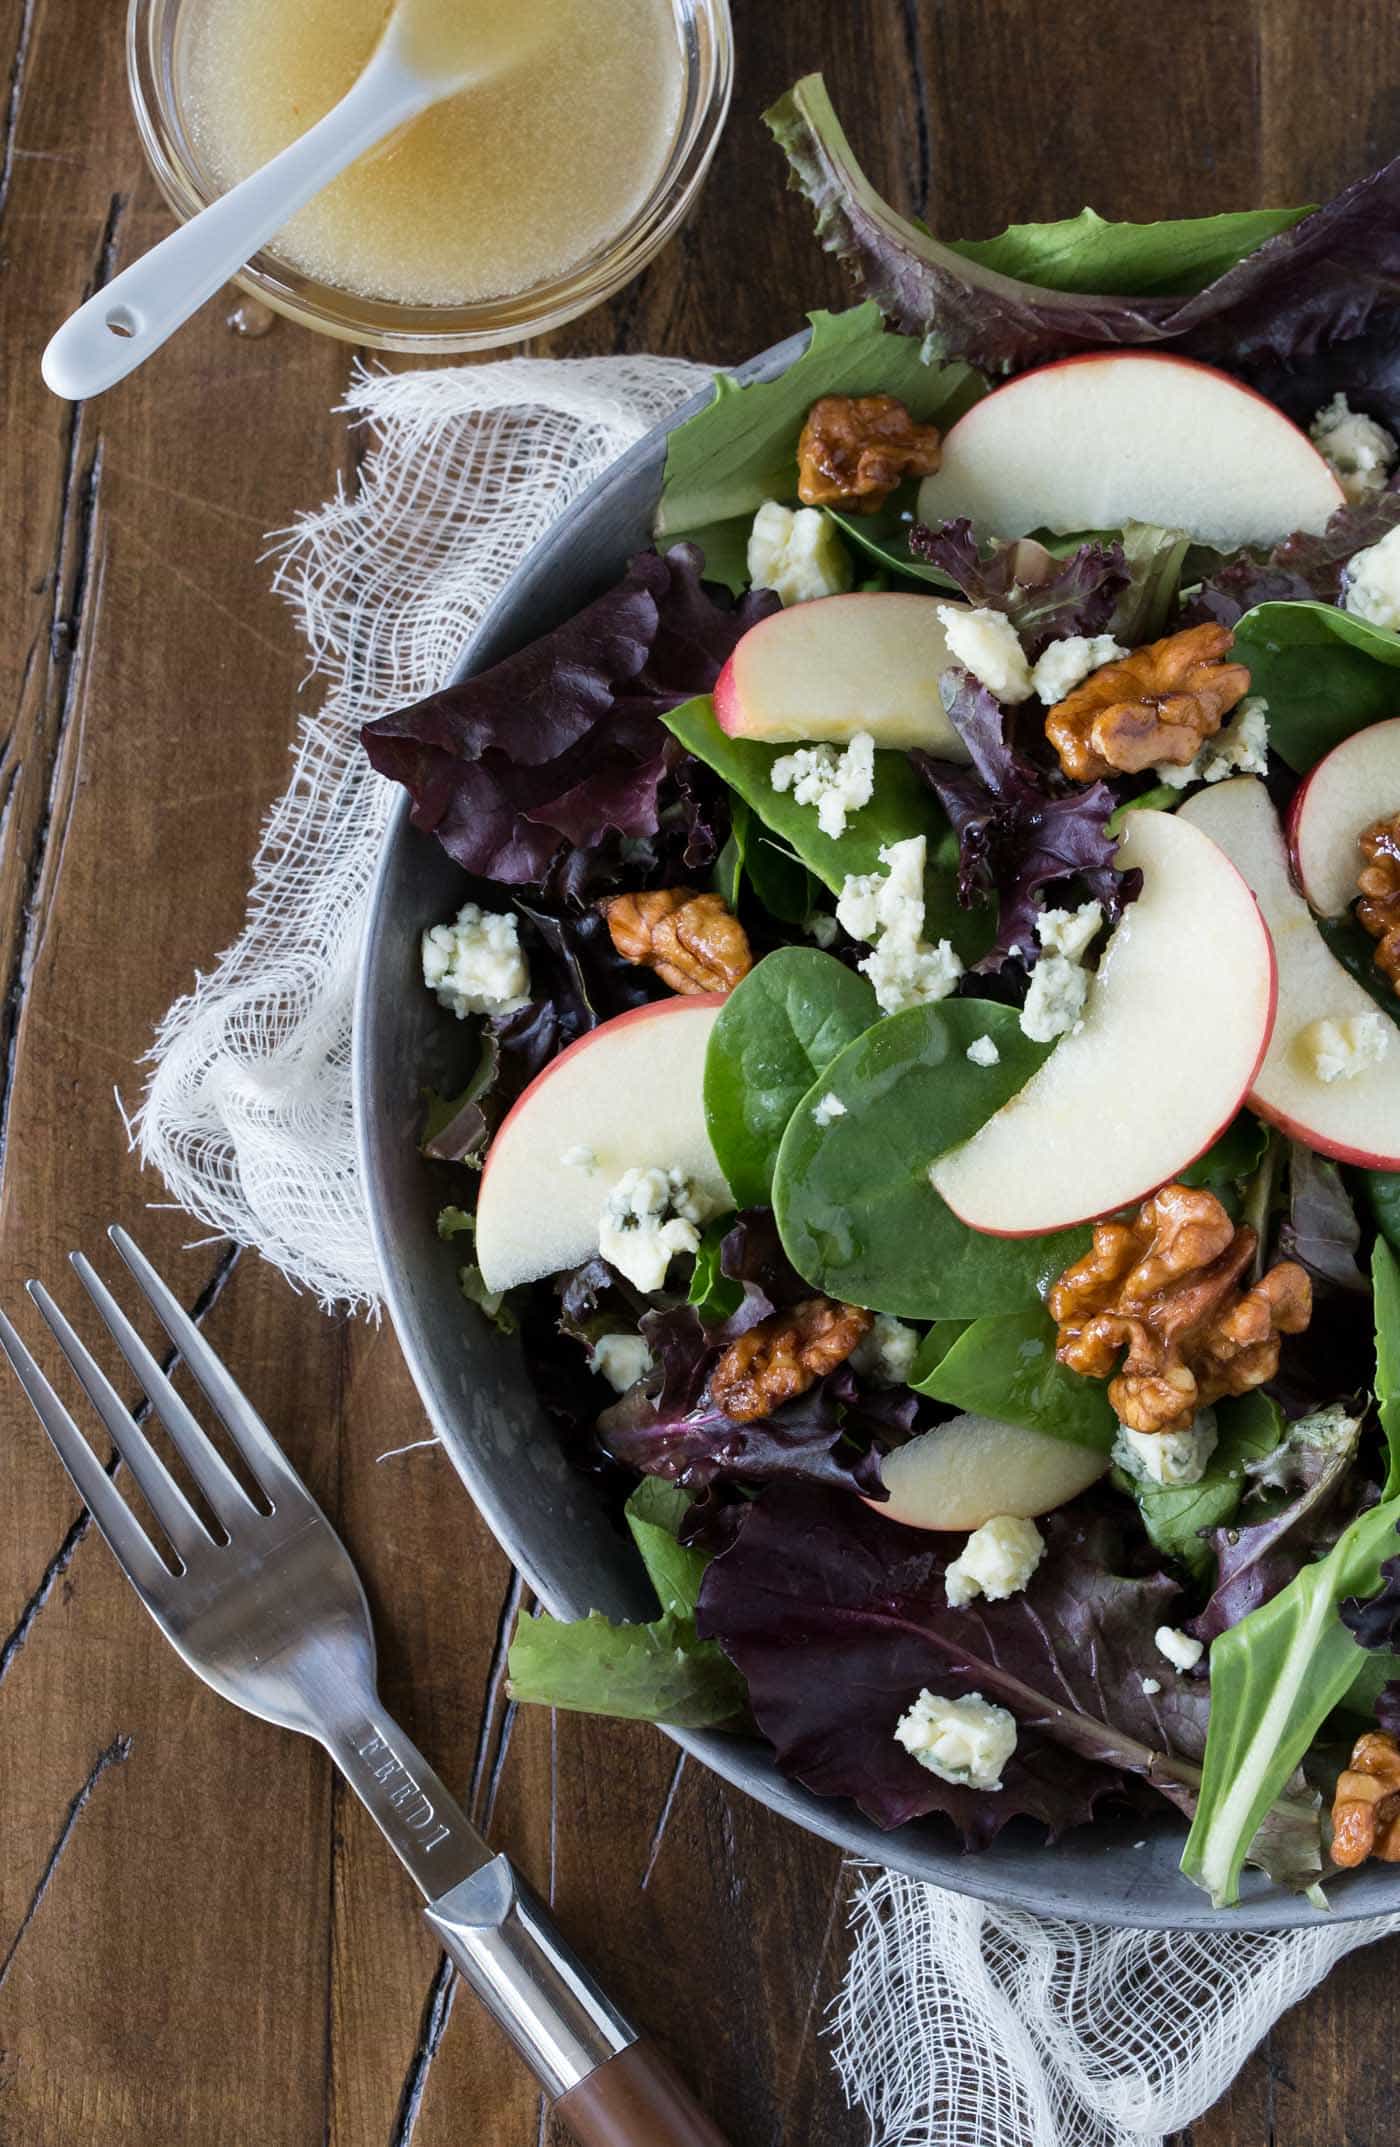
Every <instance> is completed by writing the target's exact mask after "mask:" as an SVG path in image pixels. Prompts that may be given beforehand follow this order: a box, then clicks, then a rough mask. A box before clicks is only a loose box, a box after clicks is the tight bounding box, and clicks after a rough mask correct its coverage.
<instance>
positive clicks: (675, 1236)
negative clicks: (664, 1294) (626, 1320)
mask: <svg viewBox="0 0 1400 2147" xmlns="http://www.w3.org/2000/svg"><path fill="white" fill-rule="evenodd" d="M706 1219H707V1218H706V1216H705V1213H704V1211H703V1210H702V1208H701V1206H700V1204H699V1202H698V1200H697V1199H696V1194H695V1187H694V1185H693V1184H692V1182H691V1180H690V1179H689V1178H688V1177H686V1175H685V1173H684V1171H679V1170H656V1169H650V1170H629V1171H627V1172H625V1173H624V1175H623V1176H622V1177H621V1178H619V1179H618V1181H617V1184H616V1185H615V1186H614V1187H613V1189H612V1191H611V1192H610V1193H609V1194H608V1197H607V1199H606V1201H605V1202H604V1203H603V1212H602V1214H601V1216H600V1217H599V1219H598V1250H599V1252H600V1253H601V1254H602V1256H603V1258H604V1259H605V1260H606V1261H607V1262H608V1263H609V1265H610V1266H612V1267H615V1268H616V1269H617V1271H618V1273H619V1274H620V1275H625V1276H626V1277H627V1280H628V1281H629V1282H630V1283H631V1284H632V1286H633V1288H634V1289H638V1290H642V1291H651V1290H659V1289H661V1288H663V1287H664V1285H665V1281H666V1270H667V1269H668V1268H669V1266H670V1265H671V1262H672V1260H674V1259H675V1257H676V1255H677V1254H678V1253H695V1252H698V1251H699V1250H700V1225H701V1224H702V1223H703V1222H705V1221H706Z"/></svg>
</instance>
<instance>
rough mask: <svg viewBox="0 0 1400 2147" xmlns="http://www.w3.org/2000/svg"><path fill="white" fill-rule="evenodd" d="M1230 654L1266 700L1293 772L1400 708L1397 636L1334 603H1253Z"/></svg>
mask: <svg viewBox="0 0 1400 2147" xmlns="http://www.w3.org/2000/svg"><path fill="white" fill-rule="evenodd" d="M1231 655H1232V656H1233V657H1234V659H1235V661H1236V662H1237V663H1243V664H1248V666H1249V676H1250V684H1251V687H1252V689H1253V691H1254V692H1255V693H1262V694H1263V696H1264V698H1265V700H1266V701H1267V702H1268V704H1269V744H1270V745H1271V746H1272V747H1273V750H1274V751H1275V752H1276V753H1277V754H1279V755H1280V756H1281V758H1282V759H1284V760H1286V761H1287V763H1288V765H1289V767H1290V768H1291V769H1292V770H1293V772H1294V774H1295V775H1306V774H1307V772H1308V770H1309V768H1311V767H1312V765H1313V763H1314V762H1315V761H1319V760H1321V758H1322V756H1323V754H1324V753H1330V752H1331V750H1332V748H1333V746H1334V745H1340V743H1341V741H1342V739H1343V738H1349V737H1350V736H1351V734H1352V732H1353V731H1364V730H1365V729H1366V728H1367V726H1368V725H1369V724H1372V723H1378V722H1380V721H1381V719H1382V718H1383V717H1385V716H1394V715H1397V714H1400V677H1397V676H1396V672H1397V670H1400V634H1392V633H1389V632H1387V630H1386V629H1385V628H1384V627H1382V626H1371V625H1369V624H1368V622H1367V621H1366V620H1365V619H1358V618H1354V617H1353V616H1352V614H1351V613H1350V612H1349V611H1339V610H1338V609H1337V607H1336V606H1335V604H1256V605H1255V607H1254V609H1253V611H1247V612H1246V613H1245V615H1244V617H1243V618H1242V619H1241V620H1240V623H1239V625H1238V626H1237V627H1236V628H1235V646H1234V648H1233V649H1232V650H1231Z"/></svg>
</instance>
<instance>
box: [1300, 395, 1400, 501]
mask: <svg viewBox="0 0 1400 2147" xmlns="http://www.w3.org/2000/svg"><path fill="white" fill-rule="evenodd" d="M1308 435H1309V438H1310V439H1311V440H1312V444H1313V446H1314V447H1315V448H1316V449H1317V451H1318V453H1319V454H1320V455H1321V456H1322V458H1323V460H1324V461H1325V462H1326V463H1327V464H1328V465H1329V467H1330V468H1331V470H1332V473H1333V475H1334V476H1335V478H1336V480H1337V482H1338V484H1339V485H1340V486H1341V488H1342V490H1343V492H1345V494H1346V496H1347V499H1348V500H1349V501H1350V503H1351V505H1352V506H1353V507H1354V506H1356V504H1357V503H1358V501H1360V500H1367V499H1374V498H1375V496H1376V494H1377V493H1378V492H1384V490H1385V488H1386V484H1387V483H1388V481H1389V478H1390V473H1391V471H1392V470H1393V469H1394V467H1395V457H1396V452H1397V450H1396V444H1395V439H1394V436H1393V434H1391V433H1388V432H1387V431H1386V429H1385V427H1384V425H1378V424H1377V423H1376V420H1375V419H1374V418H1373V417H1367V416H1366V415H1365V414H1364V412H1362V411H1360V410H1353V409H1352V407H1351V404H1350V403H1349V402H1348V401H1347V399H1346V397H1345V395H1341V394H1337V395H1334V396H1333V397H1332V400H1331V402H1330V403H1324V404H1323V406H1322V408H1321V409H1320V410H1319V411H1318V412H1317V413H1316V415H1315V416H1314V418H1313V421H1312V423H1311V425H1309V427H1308Z"/></svg>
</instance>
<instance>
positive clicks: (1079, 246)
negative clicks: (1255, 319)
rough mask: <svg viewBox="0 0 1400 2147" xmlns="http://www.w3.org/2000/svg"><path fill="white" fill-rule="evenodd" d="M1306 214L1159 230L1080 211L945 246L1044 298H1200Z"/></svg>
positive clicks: (1196, 221) (1222, 219)
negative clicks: (1070, 294)
mask: <svg viewBox="0 0 1400 2147" xmlns="http://www.w3.org/2000/svg"><path fill="white" fill-rule="evenodd" d="M1308 213H1309V212H1308V210H1307V209H1305V208H1304V209H1239V210H1235V211H1233V212H1230V213H1227V214H1225V215H1222V216H1183V217H1175V218H1170V219H1167V220H1165V221H1163V222H1161V223H1156V224H1119V223H1109V222H1107V221H1106V219H1105V218H1104V217H1102V216H1099V215H1098V214H1096V212H1095V211H1094V210H1093V209H1081V210H1080V212H1079V214H1078V216H1067V217H1064V218H1062V219H1061V221H1060V222H1058V223H1053V224H1008V226H1007V228H1006V230H1005V231H1002V232H999V233H998V235H997V236H996V237H995V238H993V239H950V240H949V241H948V243H949V245H950V246H951V247H952V249H953V251H954V252H955V253H960V254H961V255H962V256H963V258H964V259H965V260H968V261H975V262H977V264H978V265H979V267H981V268H989V269H992V270H994V271H995V273H996V274H997V275H999V276H1014V277H1016V278H1017V280H1018V281H1019V282H1022V283H1035V284H1039V286H1040V288H1041V289H1042V290H1046V291H1088V292H1097V291H1106V292H1115V293H1120V294H1122V295H1123V296H1126V297H1133V298H1137V297H1147V296H1149V295H1155V294H1158V293H1162V294H1167V295H1172V296H1175V295H1178V294H1180V293H1182V292H1187V291H1199V290H1203V289H1204V287H1205V286H1206V284H1208V283H1212V282H1214V280H1215V278H1216V277H1217V276H1219V275H1222V274H1223V273H1224V271H1225V270H1226V269H1227V268H1233V267H1234V265H1235V263H1236V261H1239V260H1241V259H1243V257H1244V255H1245V254H1247V253H1253V251H1254V249H1255V247H1256V246H1262V245H1263V243H1264V241H1265V239H1271V238H1272V237H1273V236H1274V234H1275V233H1276V232H1278V231H1287V230H1289V229H1291V227H1292V226H1293V225H1294V224H1296V223H1298V222H1300V221H1301V219H1302V218H1303V217H1305V216H1306V215H1307V214H1308Z"/></svg>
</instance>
